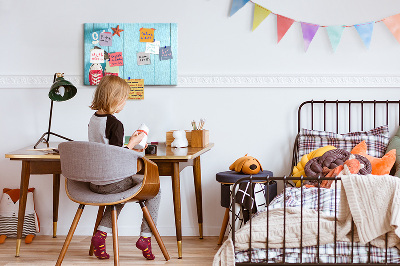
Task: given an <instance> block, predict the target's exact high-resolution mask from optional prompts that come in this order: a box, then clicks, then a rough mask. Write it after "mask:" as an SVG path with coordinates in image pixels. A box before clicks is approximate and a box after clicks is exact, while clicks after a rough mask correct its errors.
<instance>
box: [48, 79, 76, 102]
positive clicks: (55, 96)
mask: <svg viewBox="0 0 400 266" xmlns="http://www.w3.org/2000/svg"><path fill="white" fill-rule="evenodd" d="M75 94H76V87H75V86H74V85H72V83H71V82H69V81H68V80H65V79H64V77H62V76H61V77H57V78H56V81H55V82H54V83H53V85H51V87H50V91H49V98H50V99H51V100H53V101H56V102H63V101H67V100H69V99H71V98H72V97H74V96H75Z"/></svg>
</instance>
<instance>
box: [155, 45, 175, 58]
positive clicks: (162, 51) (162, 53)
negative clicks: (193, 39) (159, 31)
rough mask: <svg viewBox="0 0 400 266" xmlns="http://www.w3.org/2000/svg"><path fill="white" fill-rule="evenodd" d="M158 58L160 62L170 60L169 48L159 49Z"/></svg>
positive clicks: (170, 52) (170, 51)
mask: <svg viewBox="0 0 400 266" xmlns="http://www.w3.org/2000/svg"><path fill="white" fill-rule="evenodd" d="M158 56H159V58H160V60H168V59H172V50H171V46H164V47H160V54H159V55H158Z"/></svg>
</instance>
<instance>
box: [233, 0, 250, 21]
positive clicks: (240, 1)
mask: <svg viewBox="0 0 400 266" xmlns="http://www.w3.org/2000/svg"><path fill="white" fill-rule="evenodd" d="M249 1H250V0H233V2H232V7H231V13H230V15H229V16H230V17H231V16H232V15H233V14H235V13H236V12H237V11H238V10H239V9H241V8H242V7H243V6H244V5H245V4H247V2H249Z"/></svg>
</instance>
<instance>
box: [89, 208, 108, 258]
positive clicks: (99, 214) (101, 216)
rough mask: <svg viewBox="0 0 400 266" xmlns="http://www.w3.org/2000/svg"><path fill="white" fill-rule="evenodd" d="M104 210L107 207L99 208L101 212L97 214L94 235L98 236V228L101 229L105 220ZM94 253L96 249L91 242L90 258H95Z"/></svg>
mask: <svg viewBox="0 0 400 266" xmlns="http://www.w3.org/2000/svg"><path fill="white" fill-rule="evenodd" d="M104 208H105V206H99V210H98V212H97V218H96V223H95V224H94V229H93V235H94V234H96V232H97V227H99V224H100V222H101V219H102V218H103V213H104ZM93 253H94V247H93V244H92V241H90V249H89V256H93Z"/></svg>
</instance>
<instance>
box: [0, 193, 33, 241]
mask: <svg viewBox="0 0 400 266" xmlns="http://www.w3.org/2000/svg"><path fill="white" fill-rule="evenodd" d="M34 190H35V188H29V189H28V194H27V199H26V209H25V218H24V226H23V231H22V236H24V237H25V243H26V244H29V243H31V242H32V240H33V238H34V237H35V235H36V233H38V232H39V219H38V217H37V215H36V212H35V206H34V200H33V191H34ZM19 191H20V190H19V189H9V188H4V189H3V196H2V197H1V200H0V244H2V243H4V241H5V239H6V238H7V237H16V236H17V225H18V209H19V194H20V193H19Z"/></svg>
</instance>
